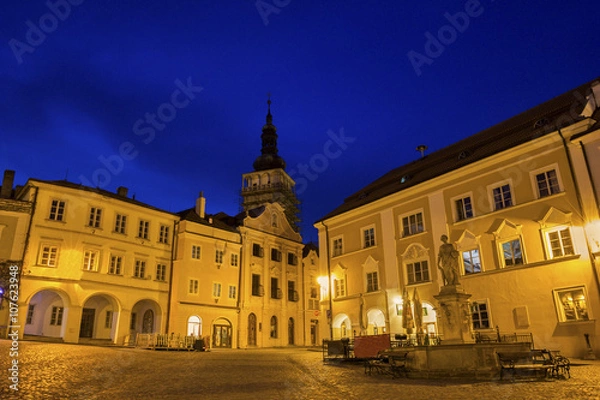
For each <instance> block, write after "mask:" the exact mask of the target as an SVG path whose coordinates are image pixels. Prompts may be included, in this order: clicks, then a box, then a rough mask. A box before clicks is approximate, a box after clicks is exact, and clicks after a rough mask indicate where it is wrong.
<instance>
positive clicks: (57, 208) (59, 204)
mask: <svg viewBox="0 0 600 400" xmlns="http://www.w3.org/2000/svg"><path fill="white" fill-rule="evenodd" d="M48 219H50V220H52V221H64V220H65V202H64V201H62V200H52V203H51V204H50V214H49V215H48Z"/></svg>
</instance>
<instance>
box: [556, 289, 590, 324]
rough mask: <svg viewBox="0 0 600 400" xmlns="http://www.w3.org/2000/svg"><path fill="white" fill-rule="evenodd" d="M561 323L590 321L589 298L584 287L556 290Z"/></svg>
mask: <svg viewBox="0 0 600 400" xmlns="http://www.w3.org/2000/svg"><path fill="white" fill-rule="evenodd" d="M554 295H555V296H556V299H557V302H556V303H557V306H558V316H559V320H560V322H575V321H588V320H589V319H590V316H589V314H588V306H587V296H586V291H585V288H584V287H575V288H569V289H561V290H555V291H554Z"/></svg>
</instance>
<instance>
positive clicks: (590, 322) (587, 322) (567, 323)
mask: <svg viewBox="0 0 600 400" xmlns="http://www.w3.org/2000/svg"><path fill="white" fill-rule="evenodd" d="M595 323H596V320H595V319H593V318H592V319H586V320H581V321H559V322H558V326H575V325H593V324H595Z"/></svg>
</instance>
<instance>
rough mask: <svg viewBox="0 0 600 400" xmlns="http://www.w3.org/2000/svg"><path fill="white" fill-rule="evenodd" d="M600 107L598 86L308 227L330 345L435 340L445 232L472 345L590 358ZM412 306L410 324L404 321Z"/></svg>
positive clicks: (415, 167)
mask: <svg viewBox="0 0 600 400" xmlns="http://www.w3.org/2000/svg"><path fill="white" fill-rule="evenodd" d="M599 98H600V85H599V84H598V82H597V81H596V82H590V83H588V84H585V85H583V86H581V87H578V88H576V89H574V90H573V91H571V92H568V93H566V94H564V95H561V96H559V97H556V98H554V99H552V100H550V101H548V102H546V103H543V104H541V105H540V106H538V107H535V108H533V109H531V110H528V111H526V112H524V113H522V114H519V115H517V116H515V117H513V118H511V119H509V120H507V121H504V122H502V123H500V124H498V125H495V126H493V127H491V128H489V129H487V130H484V131H482V132H480V133H478V134H476V135H474V136H471V137H469V138H467V139H464V140H462V141H460V142H457V143H455V144H453V145H451V146H448V147H446V148H444V149H442V150H439V151H437V152H434V153H431V154H427V155H423V156H422V157H421V158H420V159H418V160H416V161H414V162H411V163H409V164H407V165H404V166H401V167H399V168H397V169H395V170H392V171H390V172H389V173H387V174H385V175H384V176H382V177H381V178H379V179H378V180H376V181H374V182H373V183H371V184H369V185H367V186H366V187H364V188H362V189H361V190H359V191H358V192H356V193H355V194H354V195H352V196H350V197H348V198H347V199H346V200H345V201H344V203H343V204H342V205H340V206H339V207H338V208H336V209H335V210H333V211H331V212H329V213H328V214H327V215H326V216H324V217H323V218H322V219H321V220H320V221H318V222H317V223H316V224H315V227H316V228H317V229H318V230H319V247H320V249H321V271H322V272H321V273H322V274H324V275H328V276H329V277H330V282H327V280H325V282H324V283H323V288H324V290H329V289H330V290H331V293H332V298H331V302H330V304H328V302H325V304H326V306H327V309H328V312H329V313H330V315H331V319H330V321H329V322H330V323H331V326H330V330H331V334H332V336H333V337H334V338H339V337H350V336H352V335H359V334H374V333H384V332H385V333H390V334H391V335H393V337H392V338H394V337H395V335H397V334H399V335H400V334H411V333H412V334H413V335H414V333H420V334H424V333H428V334H429V335H428V336H435V335H438V334H439V335H440V336H441V337H442V340H443V334H444V332H441V331H440V326H439V325H438V318H439V315H438V314H439V313H440V309H439V308H438V304H437V301H436V300H435V298H434V296H435V295H437V294H438V293H439V292H440V289H441V287H442V286H443V285H444V280H443V277H442V274H441V270H440V269H439V268H438V265H439V264H438V251H439V247H440V246H441V245H442V244H443V242H442V240H441V238H442V236H443V235H445V236H447V238H448V243H450V244H451V245H452V246H454V248H455V249H456V251H457V253H456V255H457V256H458V257H457V258H458V269H459V271H458V273H459V277H458V280H459V282H460V284H461V285H462V287H463V288H464V290H465V292H466V293H469V294H471V295H472V297H471V298H470V305H471V312H470V315H465V318H467V319H466V320H468V321H469V323H470V324H472V328H473V330H474V332H475V337H474V338H473V339H474V340H477V339H478V338H480V337H482V335H483V336H485V335H490V336H493V335H495V334H497V331H498V330H499V331H500V332H501V333H509V332H515V333H527V332H530V333H532V335H533V340H534V344H535V346H536V347H547V348H550V349H560V350H562V352H563V353H564V354H565V355H567V356H574V357H582V356H584V355H586V354H588V352H589V351H590V348H593V349H595V351H596V355H600V353H599V351H600V342H599V341H598V338H599V337H600V325H598V324H597V323H596V318H597V316H598V315H600V292H599V281H600V280H599V278H600V274H599V269H600V266H599V256H600V253H599V241H600V229H599V227H600V220H599V219H598V196H599V192H598V191H599V190H600V161H598V160H600V146H599V144H600V127H599V125H598V123H597V121H598V118H599V117H600V111H599V110H598V107H597V103H596V102H595V101H596V100H595V99H599ZM447 278H448V279H451V276H449V277H447ZM326 295H329V292H327V293H326ZM415 296H418V297H419V299H420V303H421V305H422V310H420V311H419V313H421V315H422V320H423V321H422V324H421V325H420V326H414V327H413V326H411V325H410V321H409V319H408V318H403V317H402V311H403V310H404V309H405V308H406V306H407V304H408V305H409V307H410V304H411V303H409V302H412V300H413V298H414V297H415ZM411 311H412V310H411ZM411 328H412V329H411ZM322 332H323V334H327V332H326V330H325V329H323V331H322ZM585 335H587V337H586V336H585ZM423 336H424V335H423ZM586 338H587V339H586ZM586 340H587V341H586ZM588 342H589V345H588Z"/></svg>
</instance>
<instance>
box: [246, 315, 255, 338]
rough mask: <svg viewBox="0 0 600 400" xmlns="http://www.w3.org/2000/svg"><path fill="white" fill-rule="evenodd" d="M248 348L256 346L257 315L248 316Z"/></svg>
mask: <svg viewBox="0 0 600 400" xmlns="http://www.w3.org/2000/svg"><path fill="white" fill-rule="evenodd" d="M248 346H256V315H255V314H254V313H250V315H248Z"/></svg>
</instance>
